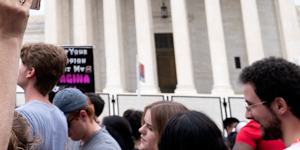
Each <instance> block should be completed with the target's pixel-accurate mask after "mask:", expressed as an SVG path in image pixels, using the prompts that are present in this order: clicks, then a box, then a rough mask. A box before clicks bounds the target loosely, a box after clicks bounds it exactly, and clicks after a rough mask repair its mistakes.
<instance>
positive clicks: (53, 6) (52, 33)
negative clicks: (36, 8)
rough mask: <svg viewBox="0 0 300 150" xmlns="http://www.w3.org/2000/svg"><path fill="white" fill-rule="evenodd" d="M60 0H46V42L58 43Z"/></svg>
mask: <svg viewBox="0 0 300 150" xmlns="http://www.w3.org/2000/svg"><path fill="white" fill-rule="evenodd" d="M57 3H58V0H50V1H45V6H47V7H45V42H47V43H53V44H57V43H58V20H59V19H58V17H59V16H58V10H57Z"/></svg>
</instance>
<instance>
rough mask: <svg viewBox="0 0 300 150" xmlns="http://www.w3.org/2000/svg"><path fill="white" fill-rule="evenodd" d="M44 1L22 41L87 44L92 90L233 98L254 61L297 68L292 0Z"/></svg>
mask: <svg viewBox="0 0 300 150" xmlns="http://www.w3.org/2000/svg"><path fill="white" fill-rule="evenodd" d="M44 2H45V15H44V16H40V17H37V19H31V20H30V21H31V22H34V23H33V24H30V25H29V26H28V30H27V32H26V37H25V42H28V41H30V42H37V41H45V42H50V43H54V44H59V45H93V46H94V65H95V66H94V67H95V86H96V92H108V93H136V91H137V88H138V87H140V92H141V93H145V94H157V93H175V94H179V95H180V94H188V95H197V94H208V95H224V94H225V95H235V94H241V89H240V86H239V84H238V82H237V77H238V75H239V73H240V71H241V69H242V68H243V67H245V66H247V65H249V64H250V63H252V62H254V61H255V60H258V59H261V58H264V57H268V56H278V57H284V58H286V59H288V60H290V61H293V62H296V63H298V62H300V61H299V60H300V57H299V56H300V30H299V24H298V18H297V11H296V8H295V5H294V2H293V0H48V1H44ZM43 20H45V21H44V22H43ZM43 26H44V27H45V28H44V29H45V30H43V28H42V27H43ZM137 62H139V63H142V64H144V68H145V82H140V83H139V84H138V82H137V71H136V70H137V69H136V68H137V65H136V64H137ZM223 111H224V110H223ZM241 116H243V114H241Z"/></svg>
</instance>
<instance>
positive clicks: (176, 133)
mask: <svg viewBox="0 0 300 150" xmlns="http://www.w3.org/2000/svg"><path fill="white" fill-rule="evenodd" d="M158 147H159V150H186V149H207V150H226V149H227V147H226V145H225V143H224V140H223V136H222V133H221V131H220V129H219V128H218V127H217V125H216V124H215V123H214V122H213V121H212V120H211V119H210V118H209V117H207V116H206V115H205V114H203V113H201V112H197V111H187V112H182V113H179V114H176V115H174V116H173V117H172V118H171V119H170V120H169V121H168V122H167V124H166V126H165V128H164V130H163V132H162V135H161V139H160V142H159V145H158Z"/></svg>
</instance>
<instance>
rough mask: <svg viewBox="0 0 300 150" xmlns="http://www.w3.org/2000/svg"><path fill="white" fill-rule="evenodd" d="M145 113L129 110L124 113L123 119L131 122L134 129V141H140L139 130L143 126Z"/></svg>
mask: <svg viewBox="0 0 300 150" xmlns="http://www.w3.org/2000/svg"><path fill="white" fill-rule="evenodd" d="M142 115H143V112H142V111H139V110H133V109H127V110H126V111H125V112H124V113H123V117H124V118H125V119H126V120H127V121H128V122H129V124H130V126H131V129H132V136H133V138H134V140H139V139H140V137H141V133H140V132H139V128H140V127H141V126H142V124H141V120H142Z"/></svg>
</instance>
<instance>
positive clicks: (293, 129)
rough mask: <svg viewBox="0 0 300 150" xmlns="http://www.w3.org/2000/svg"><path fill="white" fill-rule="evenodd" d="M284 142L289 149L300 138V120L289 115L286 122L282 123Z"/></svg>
mask: <svg viewBox="0 0 300 150" xmlns="http://www.w3.org/2000/svg"><path fill="white" fill-rule="evenodd" d="M281 128H282V134H283V141H284V143H285V145H286V147H289V146H290V145H292V144H293V143H295V142H296V141H297V140H298V139H299V138H300V120H299V119H298V118H297V117H295V116H294V115H292V114H291V112H290V114H289V116H288V117H287V119H286V120H284V121H282V122H281Z"/></svg>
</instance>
